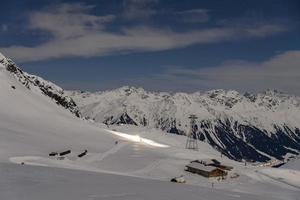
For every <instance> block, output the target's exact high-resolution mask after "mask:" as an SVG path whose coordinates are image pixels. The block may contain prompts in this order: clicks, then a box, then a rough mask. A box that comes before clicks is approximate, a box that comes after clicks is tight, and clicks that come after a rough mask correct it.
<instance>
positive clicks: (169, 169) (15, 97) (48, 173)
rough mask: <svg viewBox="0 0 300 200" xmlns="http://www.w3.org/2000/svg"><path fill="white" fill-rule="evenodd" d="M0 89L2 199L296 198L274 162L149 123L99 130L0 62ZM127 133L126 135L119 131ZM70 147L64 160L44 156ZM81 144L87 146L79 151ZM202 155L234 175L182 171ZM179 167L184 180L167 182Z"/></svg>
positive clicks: (293, 184)
mask: <svg viewBox="0 0 300 200" xmlns="http://www.w3.org/2000/svg"><path fill="white" fill-rule="evenodd" d="M23 73H25V72H23ZM37 78H38V79H40V78H39V77H37ZM40 80H41V79H40ZM29 84H32V83H31V82H30V83H29ZM12 86H14V88H13V87H12ZM0 94H1V98H0V199H26V200H27V199H28V200H36V199H39V200H40V199H72V200H76V199H80V200H82V199H125V200H126V199H128V200H129V199H130V200H131V199H182V198H183V197H188V198H189V199H201V198H202V199H220V198H222V199H237V198H242V199H245V200H248V199H261V198H262V197H263V198H264V199H295V198H296V197H297V195H298V193H299V191H300V189H299V185H298V182H297V181H295V180H294V179H292V178H290V177H291V176H290V175H289V176H287V177H288V178H286V179H284V181H281V179H282V177H280V176H279V175H278V173H277V172H278V171H277V169H270V170H269V171H266V172H264V171H262V170H263V169H265V168H261V167H257V166H252V165H248V166H247V167H245V166H244V165H243V164H242V163H237V162H235V161H232V160H229V159H227V158H225V157H224V156H223V157H222V158H221V157H220V155H219V153H218V152H217V151H215V150H214V149H213V148H211V147H210V146H209V145H208V144H206V143H201V145H200V144H199V151H190V150H186V149H185V148H184V144H185V141H186V137H185V136H181V135H170V134H165V133H164V132H162V131H158V130H157V129H149V127H142V128H141V127H131V126H121V127H119V126H112V127H110V128H111V129H116V131H112V130H105V128H106V126H104V125H103V124H96V123H92V122H89V121H86V120H82V119H80V118H77V117H75V116H74V114H72V113H71V112H69V111H68V110H67V109H65V107H63V106H61V105H58V104H57V103H56V101H53V99H52V98H49V96H48V95H45V93H44V92H42V91H41V89H40V87H39V86H35V85H30V88H28V87H27V86H26V84H24V83H23V81H22V79H21V80H20V77H19V76H18V75H16V74H15V73H11V71H8V70H7V65H6V64H3V63H2V64H0ZM114 133H115V134H114ZM125 133H126V134H127V135H131V136H132V137H129V138H128V139H126V138H124V137H121V136H119V135H122V134H123V135H126V134H125ZM130 138H139V139H138V140H135V139H134V140H131V139H130ZM116 141H118V144H116V143H115V142H116ZM151 141H153V142H152V143H151ZM154 144H155V145H154ZM157 144H162V145H164V147H162V146H160V145H157ZM68 149H70V150H72V153H71V154H70V155H67V156H65V159H64V160H60V159H57V158H51V157H49V156H48V154H49V153H50V152H52V151H58V152H61V151H64V150H68ZM85 149H87V150H88V154H87V155H86V156H85V157H83V158H78V157H77V155H78V154H79V153H81V152H83V151H84V150H85ZM205 158H217V159H218V160H221V161H222V162H224V163H226V164H229V165H231V166H234V170H233V171H232V172H230V173H229V174H230V175H232V174H234V173H238V174H239V175H240V176H239V178H237V179H231V178H230V175H229V176H228V178H227V179H226V180H224V181H217V180H216V179H206V178H204V177H201V176H195V175H193V174H190V173H188V172H185V171H184V166H185V165H186V164H187V163H188V162H189V161H191V160H194V159H205ZM13 163H14V164H13ZM21 163H24V165H21ZM61 168H64V169H61ZM75 169H76V170H75ZM260 172H261V173H260ZM286 173H288V172H286ZM181 174H182V175H184V177H185V178H186V180H187V184H183V185H176V184H172V183H170V182H169V180H170V179H171V178H173V177H174V176H178V175H181ZM120 175H122V176H120ZM212 183H214V188H213V189H212V188H211V185H212Z"/></svg>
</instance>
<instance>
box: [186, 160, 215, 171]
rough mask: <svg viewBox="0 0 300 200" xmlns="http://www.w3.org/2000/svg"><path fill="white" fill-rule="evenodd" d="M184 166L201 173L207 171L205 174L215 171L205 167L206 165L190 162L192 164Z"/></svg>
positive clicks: (211, 167) (210, 167) (213, 168)
mask: <svg viewBox="0 0 300 200" xmlns="http://www.w3.org/2000/svg"><path fill="white" fill-rule="evenodd" d="M186 166H187V167H190V168H195V169H200V170H202V171H207V172H211V171H213V170H215V169H217V168H216V167H213V166H206V165H203V164H201V163H197V162H192V163H190V164H188V165H186Z"/></svg>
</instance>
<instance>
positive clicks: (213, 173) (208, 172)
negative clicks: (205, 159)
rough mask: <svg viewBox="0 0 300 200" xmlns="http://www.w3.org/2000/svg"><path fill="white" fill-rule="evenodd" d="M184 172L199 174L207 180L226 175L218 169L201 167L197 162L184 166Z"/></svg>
mask: <svg viewBox="0 0 300 200" xmlns="http://www.w3.org/2000/svg"><path fill="white" fill-rule="evenodd" d="M186 171H188V172H191V173H195V174H199V175H201V176H204V177H207V178H209V177H219V176H226V175H227V172H226V171H224V170H222V169H220V168H217V167H214V166H208V165H203V164H201V163H199V162H191V163H190V164H188V165H186Z"/></svg>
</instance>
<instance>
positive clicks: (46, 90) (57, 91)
mask: <svg viewBox="0 0 300 200" xmlns="http://www.w3.org/2000/svg"><path fill="white" fill-rule="evenodd" d="M0 64H1V65H0V67H1V70H6V71H7V72H9V73H10V74H11V75H13V76H14V77H15V78H16V79H17V80H19V82H20V83H22V84H23V85H24V86H25V87H27V88H28V89H30V90H34V91H39V92H41V93H43V94H44V95H46V96H49V97H50V98H52V99H53V100H54V101H55V102H56V103H57V104H58V105H61V106H63V107H64V108H66V109H68V110H70V112H72V113H74V114H75V115H76V116H77V117H80V112H79V110H78V107H77V105H76V103H75V102H74V101H73V99H72V98H70V97H68V96H67V95H65V93H64V90H63V89H62V88H60V87H59V86H57V85H55V84H54V83H51V82H49V81H46V80H44V79H42V78H41V77H38V76H35V75H31V74H28V73H26V72H24V71H22V70H21V69H20V68H19V67H18V66H17V65H16V64H15V63H14V62H13V61H12V60H11V59H9V58H6V57H5V56H3V55H2V54H1V53H0ZM11 87H12V88H13V89H15V86H14V85H11Z"/></svg>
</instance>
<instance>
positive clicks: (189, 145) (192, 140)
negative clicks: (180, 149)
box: [185, 115, 198, 151]
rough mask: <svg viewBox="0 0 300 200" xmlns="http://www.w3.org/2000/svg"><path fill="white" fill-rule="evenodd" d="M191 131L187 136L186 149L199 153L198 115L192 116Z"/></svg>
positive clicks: (190, 117)
mask: <svg viewBox="0 0 300 200" xmlns="http://www.w3.org/2000/svg"><path fill="white" fill-rule="evenodd" d="M189 119H190V126H191V127H190V131H189V133H188V135H187V140H186V145H185V148H186V149H192V150H195V151H198V143H197V136H196V131H197V126H196V119H197V117H196V115H190V116H189Z"/></svg>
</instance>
